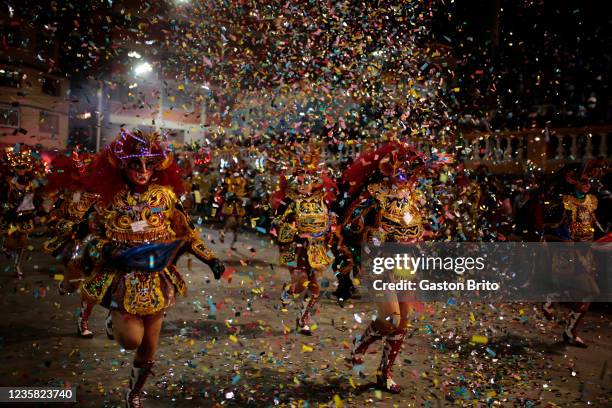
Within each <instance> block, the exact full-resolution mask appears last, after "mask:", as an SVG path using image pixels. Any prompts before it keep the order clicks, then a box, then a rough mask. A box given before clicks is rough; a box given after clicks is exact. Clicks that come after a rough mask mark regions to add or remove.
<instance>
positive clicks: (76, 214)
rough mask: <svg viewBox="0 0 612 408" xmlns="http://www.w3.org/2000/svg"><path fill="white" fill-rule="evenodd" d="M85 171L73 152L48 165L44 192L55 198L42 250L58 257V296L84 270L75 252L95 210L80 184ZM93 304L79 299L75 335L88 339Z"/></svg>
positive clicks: (73, 286)
mask: <svg viewBox="0 0 612 408" xmlns="http://www.w3.org/2000/svg"><path fill="white" fill-rule="evenodd" d="M85 172H86V166H85V163H84V157H83V156H82V155H79V154H78V152H77V151H76V150H75V151H73V152H72V154H70V155H64V154H60V155H58V156H57V157H55V158H54V159H53V160H52V162H51V169H50V173H49V175H48V177H47V185H46V186H45V191H46V193H47V194H48V195H49V196H55V197H56V198H57V200H56V202H55V204H54V210H53V211H52V212H51V214H50V220H49V223H48V224H49V225H50V227H49V231H50V232H51V234H52V237H51V238H50V239H48V240H47V241H46V242H45V243H44V245H43V248H44V249H45V251H46V252H48V253H50V254H52V255H53V256H55V257H57V258H60V259H61V261H62V263H63V265H64V280H63V281H61V282H60V283H59V293H60V294H61V295H65V294H66V293H72V292H74V291H75V290H77V289H78V288H79V286H80V283H81V282H82V281H83V279H84V276H85V275H86V274H87V272H88V271H85V270H84V268H85V266H86V265H84V264H83V263H82V259H83V258H82V256H79V251H81V248H82V241H83V239H84V238H85V237H86V236H87V235H88V233H89V216H90V215H91V214H92V213H93V212H94V211H95V203H96V201H97V200H98V198H99V197H98V196H97V195H96V194H92V193H90V192H88V191H87V190H86V188H85V186H84V184H83V181H84V177H85ZM94 305H95V303H93V302H91V301H87V300H85V299H81V301H80V307H79V314H78V317H77V332H78V334H79V336H81V337H83V338H86V339H91V338H93V332H92V331H91V330H90V328H89V317H90V316H91V312H92V310H93V307H94ZM107 335H108V336H109V337H111V338H112V331H111V329H110V321H109V320H107Z"/></svg>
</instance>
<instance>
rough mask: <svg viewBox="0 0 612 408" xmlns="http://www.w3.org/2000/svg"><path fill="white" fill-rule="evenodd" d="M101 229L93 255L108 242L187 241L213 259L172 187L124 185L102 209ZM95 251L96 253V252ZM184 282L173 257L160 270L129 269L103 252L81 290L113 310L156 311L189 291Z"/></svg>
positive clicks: (198, 253) (127, 245)
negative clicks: (107, 258)
mask: <svg viewBox="0 0 612 408" xmlns="http://www.w3.org/2000/svg"><path fill="white" fill-rule="evenodd" d="M100 216H101V220H99V221H98V223H99V232H98V237H96V238H97V240H96V239H92V240H91V242H95V245H93V246H92V249H91V250H90V254H91V253H93V256H94V257H95V256H100V253H101V252H104V249H105V247H107V246H109V245H110V246H111V247H112V248H118V249H120V250H125V249H129V248H133V247H137V246H141V245H143V244H149V243H161V242H171V241H174V240H178V239H181V240H184V241H185V242H186V243H187V245H188V246H189V248H190V249H189V250H190V251H191V252H192V253H194V254H195V255H196V256H197V257H198V258H200V259H203V260H210V259H213V258H215V255H214V253H212V252H211V251H210V250H208V249H207V248H206V247H205V246H204V244H203V242H202V241H201V240H200V238H199V235H198V234H197V232H196V231H195V230H194V229H193V228H192V226H191V224H190V223H189V221H188V219H187V217H186V215H185V213H184V212H183V211H181V209H180V204H179V203H178V199H177V197H176V195H175V194H174V192H173V191H172V190H171V189H169V188H167V187H163V186H159V185H151V186H149V188H148V189H147V190H146V191H145V192H143V193H140V194H138V193H134V192H131V191H127V190H124V191H122V192H120V193H119V194H117V195H116V196H115V198H114V199H113V201H112V202H111V203H110V204H109V205H108V206H106V208H103V209H101V210H100ZM96 252H97V253H96ZM186 289H187V288H186V285H185V281H184V280H183V278H182V277H181V275H180V273H179V272H178V271H177V269H176V267H175V265H174V262H172V263H170V264H169V265H168V266H167V267H165V268H164V269H163V270H161V271H159V272H151V271H140V270H130V269H126V268H121V267H120V266H116V265H113V264H111V263H109V262H108V261H105V260H104V257H103V256H102V257H101V260H100V262H99V263H98V265H97V266H96V268H95V269H94V273H93V274H92V275H91V276H90V277H89V278H88V279H87V280H86V281H85V282H84V284H83V286H82V292H83V295H84V296H85V297H86V298H87V299H89V300H91V301H95V302H98V303H102V304H103V305H105V306H108V307H110V308H111V309H118V310H122V311H125V312H127V313H130V314H135V315H148V314H153V313H157V312H159V311H161V310H163V309H165V308H167V307H169V306H171V305H172V304H174V301H175V294H176V293H178V294H180V295H183V296H184V295H186Z"/></svg>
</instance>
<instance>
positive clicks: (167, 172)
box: [81, 129, 224, 407]
mask: <svg viewBox="0 0 612 408" xmlns="http://www.w3.org/2000/svg"><path fill="white" fill-rule="evenodd" d="M100 180H103V182H102V183H101V182H100ZM86 187H88V188H90V190H89V191H91V192H93V193H95V194H97V195H99V197H100V198H99V200H98V202H97V204H96V205H97V211H96V212H95V213H94V214H93V219H92V222H91V228H90V234H89V235H88V236H87V237H86V238H85V239H84V240H83V243H82V245H81V247H82V250H83V252H82V255H81V256H82V257H83V258H84V262H85V263H87V264H89V265H91V270H92V272H91V274H90V275H89V276H88V277H87V278H86V280H85V281H84V282H83V284H82V286H81V293H82V296H83V298H84V299H85V300H87V301H89V302H95V303H100V304H102V305H103V306H105V307H108V308H109V309H110V310H111V312H112V316H113V320H115V319H120V320H121V324H120V325H117V326H116V330H117V331H118V335H117V336H116V337H117V339H118V341H119V342H120V344H121V345H122V346H123V347H124V348H130V349H135V350H136V355H135V358H134V365H133V368H132V376H131V378H130V382H129V390H128V391H127V394H126V406H127V407H142V399H143V387H144V384H145V381H146V379H147V377H148V376H149V375H150V374H151V368H152V367H153V364H154V362H153V358H154V356H155V347H151V346H149V345H150V344H151V343H153V344H157V343H158V341H159V332H160V330H161V321H162V320H163V311H164V310H166V309H167V308H168V307H170V306H172V305H173V304H174V303H175V301H176V296H177V295H182V296H184V295H186V293H187V285H186V283H185V280H184V279H183V277H182V276H181V274H180V273H179V271H178V269H177V266H176V263H177V260H178V258H179V257H180V256H181V255H182V254H183V253H185V252H189V253H191V254H193V255H195V256H196V258H198V259H200V260H201V261H203V262H204V263H206V264H207V265H208V266H209V267H210V268H211V270H212V271H213V274H214V276H215V278H216V279H219V278H220V277H221V273H222V272H223V270H224V267H223V264H222V263H221V262H220V261H219V259H218V258H217V257H216V255H215V254H214V253H213V252H212V251H211V250H209V249H208V248H207V247H206V245H205V244H204V243H203V242H202V240H201V238H200V235H199V233H198V232H197V231H196V230H195V228H194V227H193V225H192V224H191V222H190V220H189V218H188V216H187V214H186V213H185V211H184V209H183V207H182V206H181V203H180V200H179V196H178V195H177V193H183V192H184V189H183V187H184V185H183V180H182V179H181V177H180V173H179V169H178V167H177V166H176V162H175V160H174V157H173V152H172V151H171V150H170V148H169V145H168V143H167V141H165V140H164V139H163V136H162V135H160V134H159V133H156V132H153V133H145V132H142V131H139V130H135V131H133V132H129V131H126V130H123V129H122V131H121V133H120V135H119V137H118V138H117V139H116V140H115V141H114V142H112V143H111V144H110V145H108V146H107V147H106V149H105V150H104V152H102V153H101V154H99V156H98V157H97V158H96V160H95V161H94V163H93V165H92V170H91V176H90V177H89V180H88V182H87V183H86ZM134 322H138V324H134ZM138 327H142V328H143V329H138ZM152 327H155V328H152ZM126 338H130V339H137V340H134V341H126V340H125V339H126ZM145 339H146V341H145Z"/></svg>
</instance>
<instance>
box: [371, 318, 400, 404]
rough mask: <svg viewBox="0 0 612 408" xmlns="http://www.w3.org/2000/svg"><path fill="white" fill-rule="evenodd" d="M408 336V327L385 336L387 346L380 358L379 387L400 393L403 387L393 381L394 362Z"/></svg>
mask: <svg viewBox="0 0 612 408" xmlns="http://www.w3.org/2000/svg"><path fill="white" fill-rule="evenodd" d="M404 337H406V329H397V330H394V331H393V333H391V334H390V335H388V336H387V337H385V347H384V349H383V355H382V359H381V360H380V368H379V371H380V374H379V375H378V376H377V384H378V387H379V388H381V389H382V390H385V391H389V392H391V393H394V394H398V393H399V392H400V391H401V390H402V389H401V387H400V386H399V385H397V384H396V383H395V381H393V378H392V377H393V372H392V371H393V363H395V359H396V358H397V356H398V354H399V352H400V351H401V349H402V344H403V343H404Z"/></svg>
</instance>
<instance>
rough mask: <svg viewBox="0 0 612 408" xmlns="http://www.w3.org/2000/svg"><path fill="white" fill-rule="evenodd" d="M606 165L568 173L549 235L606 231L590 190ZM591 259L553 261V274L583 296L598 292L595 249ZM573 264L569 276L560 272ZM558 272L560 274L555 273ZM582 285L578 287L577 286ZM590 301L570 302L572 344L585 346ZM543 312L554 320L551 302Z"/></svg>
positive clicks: (585, 238) (564, 237)
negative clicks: (581, 330)
mask: <svg viewBox="0 0 612 408" xmlns="http://www.w3.org/2000/svg"><path fill="white" fill-rule="evenodd" d="M605 169H606V165H605V163H599V162H597V161H596V160H592V161H589V162H586V163H584V165H582V166H580V168H579V169H570V170H569V171H567V172H566V174H565V182H566V183H567V184H568V185H569V186H570V190H571V193H570V194H566V195H563V196H562V200H561V202H562V206H563V215H562V219H561V222H560V223H559V225H558V228H556V230H555V231H554V232H555V233H556V234H554V235H552V236H551V235H547V238H548V239H549V240H556V241H559V240H561V241H566V242H567V241H572V242H593V241H594V240H595V235H596V233H597V232H604V233H605V231H604V229H603V228H602V227H601V225H600V223H599V222H598V220H597V217H596V210H597V206H598V201H597V197H596V196H595V195H593V194H590V191H591V189H592V186H593V183H594V182H595V181H596V180H597V179H598V178H599V177H601V175H602V174H603V172H604V171H605ZM586 257H587V258H589V259H586V260H585V259H584V256H583V257H581V258H582V260H583V261H584V262H577V263H576V264H575V265H562V264H560V263H556V262H554V261H553V269H556V268H557V267H558V268H559V270H553V271H552V273H553V278H554V279H555V278H556V279H557V281H565V282H568V281H569V282H572V283H573V284H576V285H573V286H574V287H573V288H572V291H573V292H574V293H575V292H576V291H580V292H581V293H583V294H584V297H585V298H586V297H589V295H593V294H597V293H599V287H598V285H597V282H596V280H595V277H594V273H595V271H594V269H593V268H592V266H593V259H592V253H588V254H586ZM570 266H571V271H570V276H561V275H563V274H564V272H566V271H565V270H566V269H568V267H570ZM556 275H559V276H556ZM576 286H579V287H576ZM589 306H590V302H587V301H583V302H574V303H572V304H571V305H570V308H571V311H570V313H569V315H568V317H567V322H566V325H565V329H564V330H563V340H564V341H565V342H566V343H567V344H569V345H572V346H576V347H581V348H586V347H587V344H586V343H585V341H584V340H583V339H582V338H580V337H579V336H578V326H579V324H580V321H581V320H582V318H583V317H584V315H585V314H586V312H587V311H588V309H589ZM542 311H543V313H544V316H545V317H546V318H547V319H549V320H551V319H553V318H554V308H553V303H552V302H547V303H545V304H544V305H543V306H542Z"/></svg>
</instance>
